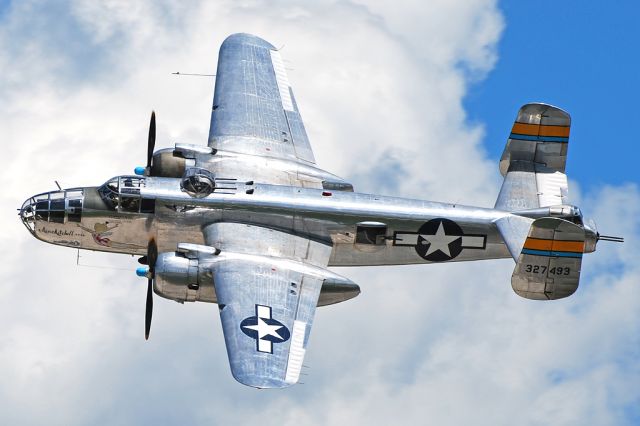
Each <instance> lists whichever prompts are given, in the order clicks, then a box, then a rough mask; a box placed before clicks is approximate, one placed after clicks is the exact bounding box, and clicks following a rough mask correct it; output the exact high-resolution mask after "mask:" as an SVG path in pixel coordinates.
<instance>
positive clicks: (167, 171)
mask: <svg viewBox="0 0 640 426" xmlns="http://www.w3.org/2000/svg"><path fill="white" fill-rule="evenodd" d="M187 161H188V160H187V159H186V158H184V157H183V156H182V154H181V153H180V152H177V151H176V150H174V149H171V148H166V149H161V150H158V151H156V152H155V153H154V154H153V161H152V162H151V176H159V177H172V178H178V177H180V176H182V175H183V174H184V171H185V170H186V168H187ZM192 162H193V161H192Z"/></svg>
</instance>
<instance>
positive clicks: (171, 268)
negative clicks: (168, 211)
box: [154, 243, 360, 306]
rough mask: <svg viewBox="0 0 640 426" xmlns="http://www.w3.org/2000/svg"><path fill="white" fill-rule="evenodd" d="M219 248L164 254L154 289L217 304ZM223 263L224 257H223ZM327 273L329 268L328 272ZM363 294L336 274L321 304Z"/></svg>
mask: <svg viewBox="0 0 640 426" xmlns="http://www.w3.org/2000/svg"><path fill="white" fill-rule="evenodd" d="M219 254H220V250H218V249H216V248H214V247H209V246H202V245H197V244H189V243H180V244H178V250H177V251H175V252H166V253H161V254H160V255H159V256H158V259H157V260H156V264H155V268H154V269H155V272H154V290H155V292H156V293H157V294H158V295H160V296H162V297H164V298H166V299H170V300H175V301H177V302H180V303H182V302H196V301H200V302H211V303H218V299H217V296H216V290H215V286H214V282H213V271H214V268H216V264H217V262H218V261H220V260H221V259H218V255H219ZM221 261H223V262H224V260H221ZM327 272H328V271H327ZM358 294H360V287H358V285H357V284H355V283H354V282H352V281H351V280H349V279H348V278H344V277H341V276H339V275H336V274H334V273H329V274H328V275H327V277H326V279H325V280H324V282H323V284H322V289H321V291H320V297H319V299H318V306H326V305H332V304H334V303H340V302H344V301H346V300H349V299H352V298H354V297H356V296H357V295H358Z"/></svg>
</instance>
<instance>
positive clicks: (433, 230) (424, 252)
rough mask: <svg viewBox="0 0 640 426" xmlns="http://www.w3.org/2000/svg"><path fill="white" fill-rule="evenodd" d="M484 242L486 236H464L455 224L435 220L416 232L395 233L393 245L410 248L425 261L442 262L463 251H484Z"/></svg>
mask: <svg viewBox="0 0 640 426" xmlns="http://www.w3.org/2000/svg"><path fill="white" fill-rule="evenodd" d="M486 241H487V236H486V235H472V234H465V233H464V231H463V230H462V228H461V227H460V225H458V224H457V223H456V222H454V221H452V220H450V219H445V218H437V219H432V220H430V221H428V222H426V223H425V224H423V225H422V226H421V227H420V229H418V231H417V232H396V233H395V234H394V240H393V245H395V246H411V247H414V248H415V250H416V253H418V255H419V256H420V257H422V258H423V259H425V260H428V261H430V262H444V261H447V260H451V259H454V258H456V257H458V256H459V255H460V253H462V250H463V249H484V248H485V246H486Z"/></svg>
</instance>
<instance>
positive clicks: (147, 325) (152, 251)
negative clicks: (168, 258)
mask: <svg viewBox="0 0 640 426" xmlns="http://www.w3.org/2000/svg"><path fill="white" fill-rule="evenodd" d="M146 257H147V259H146V260H147V264H148V265H149V270H148V272H147V303H146V306H145V314H144V339H145V340H149V332H150V331H151V316H152V315H153V279H154V278H155V266H156V261H157V260H158V246H157V245H156V242H155V240H151V241H149V246H148V247H147V256H146Z"/></svg>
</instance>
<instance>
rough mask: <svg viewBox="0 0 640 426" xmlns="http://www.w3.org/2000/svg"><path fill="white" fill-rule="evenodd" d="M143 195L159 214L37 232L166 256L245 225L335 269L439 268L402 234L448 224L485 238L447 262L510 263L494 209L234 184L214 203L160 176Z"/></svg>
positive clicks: (43, 227)
mask: <svg viewBox="0 0 640 426" xmlns="http://www.w3.org/2000/svg"><path fill="white" fill-rule="evenodd" d="M84 191H85V194H89V193H90V192H91V191H95V189H94V188H85V189H84ZM140 195H141V197H142V198H144V199H150V200H151V199H152V200H155V213H148V214H145V213H129V212H126V211H122V210H121V209H115V210H113V211H111V210H107V209H101V208H96V206H95V205H94V206H93V208H92V205H91V203H88V202H87V201H85V207H84V208H83V213H82V219H81V221H80V222H79V223H74V222H69V221H68V220H65V223H50V222H46V221H40V220H37V219H36V220H35V229H34V231H33V233H34V235H35V236H36V237H37V238H39V239H41V240H43V241H46V242H49V243H53V244H58V245H64V246H68V247H73V248H79V249H87V250H100V251H108V252H116V253H128V254H133V255H145V254H146V251H147V244H148V242H149V240H150V239H152V238H153V239H155V241H156V242H157V244H158V249H159V251H160V252H169V251H175V250H176V247H177V245H178V244H179V243H195V244H204V240H203V233H202V228H203V226H205V225H208V224H211V223H216V222H237V223H245V224H253V225H259V226H262V227H266V228H271V229H276V230H280V231H285V232H289V233H293V234H296V235H300V236H304V237H307V238H310V239H314V240H318V241H324V242H327V243H330V244H332V246H333V251H332V255H331V259H330V262H329V266H365V265H400V264H416V263H431V261H430V260H427V259H426V258H425V257H424V256H420V255H419V254H418V253H417V250H416V248H415V244H416V243H417V242H415V241H414V243H411V244H403V240H402V238H401V237H400V236H403V235H408V236H409V237H411V236H412V235H417V234H418V233H419V232H418V231H419V229H420V228H421V226H423V225H424V224H425V223H426V222H429V221H431V220H434V219H447V220H450V221H454V222H455V223H456V224H457V225H458V226H459V227H460V228H461V229H462V231H463V232H464V234H465V235H475V236H478V235H480V236H482V238H483V240H482V242H483V244H482V246H481V247H479V246H477V247H474V248H472V249H464V250H461V252H460V253H459V254H457V255H456V256H454V257H452V258H450V259H446V260H447V261H469V260H478V259H493V258H503V257H510V255H509V252H508V251H507V248H506V246H505V245H504V243H503V240H502V238H501V236H500V234H499V233H498V231H497V229H496V227H495V225H494V221H495V220H497V219H499V218H501V217H504V216H508V215H509V213H507V212H503V211H499V210H494V209H486V208H478V207H468V206H460V205H454V204H445V203H437V202H430V201H420V200H412V199H405V198H397V197H387V196H379V195H372V194H363V193H357V192H340V191H327V190H321V189H308V188H301V187H295V186H285V185H265V184H256V183H253V182H238V181H234V180H230V181H229V183H228V184H226V186H225V187H224V188H223V189H217V190H216V191H214V192H213V193H212V194H210V195H209V196H207V197H204V198H194V197H191V196H190V195H188V194H187V193H186V192H184V191H183V190H181V188H180V179H175V178H160V177H147V178H146V184H145V186H144V187H143V188H141V190H140ZM94 204H95V203H94ZM98 207H99V205H98ZM359 227H360V228H359ZM362 227H364V228H367V227H374V228H375V227H380V228H382V229H383V230H382V231H381V233H382V235H379V236H378V237H379V238H378V240H377V241H375V242H374V243H363V242H362V241H361V240H359V238H358V235H357V234H358V231H359V230H361V229H362ZM415 238H416V237H413V240H415ZM410 239H411V238H410ZM404 242H406V239H405V241H404ZM246 244H247V245H252V244H256V241H251V240H247V241H246ZM412 244H413V245H412Z"/></svg>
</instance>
